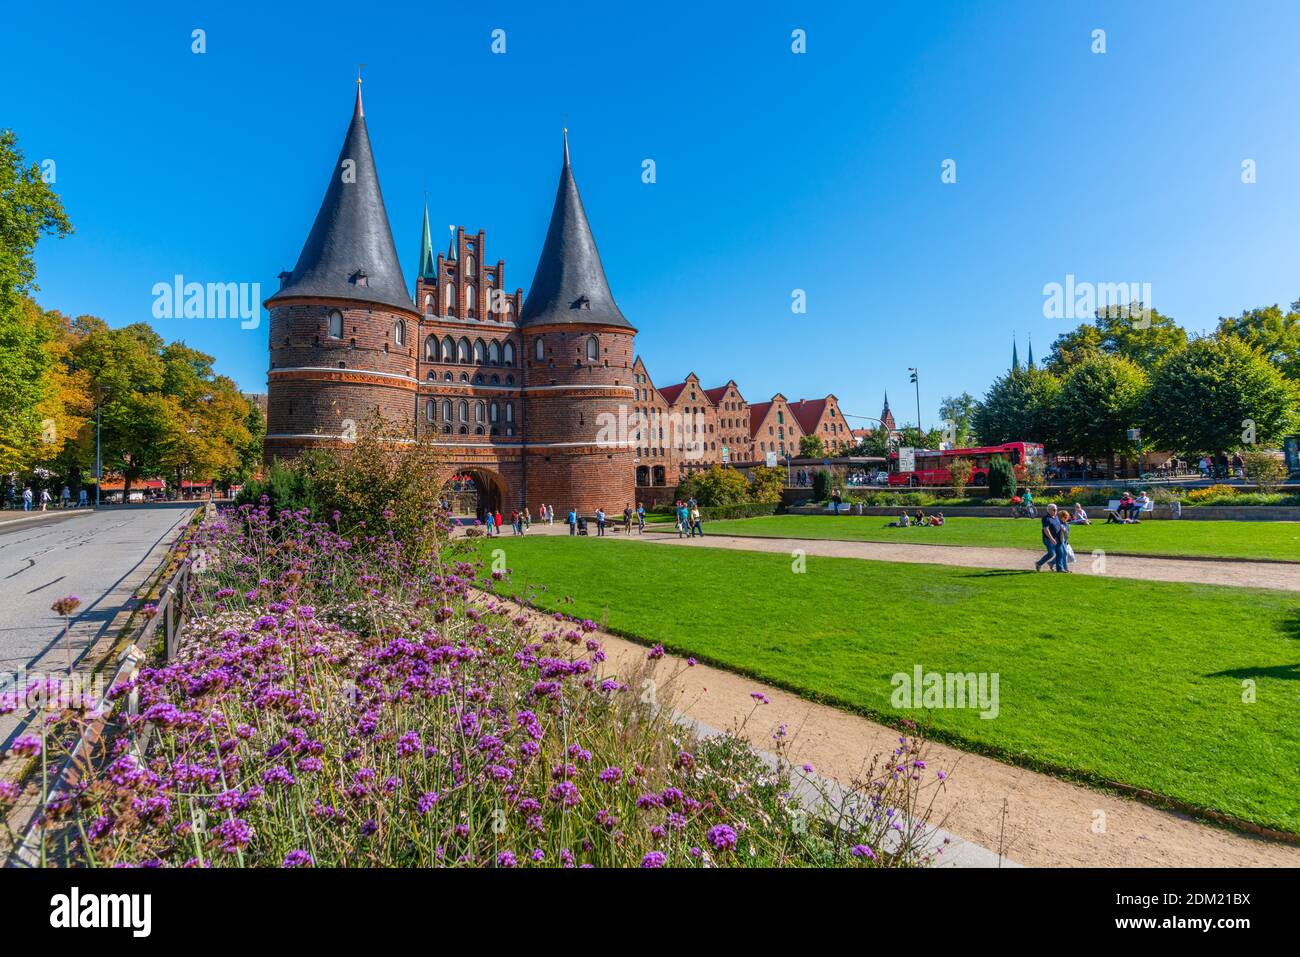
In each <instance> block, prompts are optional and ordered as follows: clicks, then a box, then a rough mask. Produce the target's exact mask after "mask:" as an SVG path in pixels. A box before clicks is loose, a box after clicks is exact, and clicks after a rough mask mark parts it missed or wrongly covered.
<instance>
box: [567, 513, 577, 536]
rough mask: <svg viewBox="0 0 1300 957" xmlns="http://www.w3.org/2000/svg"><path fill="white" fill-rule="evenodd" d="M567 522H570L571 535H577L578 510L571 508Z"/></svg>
mask: <svg viewBox="0 0 1300 957" xmlns="http://www.w3.org/2000/svg"><path fill="white" fill-rule="evenodd" d="M566 521H568V523H569V534H570V535H577V534H578V510H577V509H576V508H572V507H570V509H569V517H568V519H566Z"/></svg>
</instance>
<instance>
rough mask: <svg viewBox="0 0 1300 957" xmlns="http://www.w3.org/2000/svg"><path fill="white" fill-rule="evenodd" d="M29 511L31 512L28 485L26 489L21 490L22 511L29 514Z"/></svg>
mask: <svg viewBox="0 0 1300 957" xmlns="http://www.w3.org/2000/svg"><path fill="white" fill-rule="evenodd" d="M31 510H32V488H31V486H30V485H29V486H27V488H25V489H23V511H24V512H30V511H31Z"/></svg>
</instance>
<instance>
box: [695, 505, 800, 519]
mask: <svg viewBox="0 0 1300 957" xmlns="http://www.w3.org/2000/svg"><path fill="white" fill-rule="evenodd" d="M779 511H781V503H780V502H741V503H739V504H737V505H714V506H711V507H707V508H706V507H701V508H700V518H701V519H702V520H705V521H715V522H716V521H723V520H726V519H730V518H757V517H759V516H762V515H775V514H777V512H779Z"/></svg>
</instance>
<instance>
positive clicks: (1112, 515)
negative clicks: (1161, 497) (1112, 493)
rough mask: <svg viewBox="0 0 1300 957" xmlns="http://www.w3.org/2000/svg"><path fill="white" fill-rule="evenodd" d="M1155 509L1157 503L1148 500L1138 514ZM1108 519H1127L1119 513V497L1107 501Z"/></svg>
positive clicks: (1120, 520)
mask: <svg viewBox="0 0 1300 957" xmlns="http://www.w3.org/2000/svg"><path fill="white" fill-rule="evenodd" d="M1135 504H1136V503H1135ZM1155 509H1156V503H1155V502H1152V501H1148V502H1147V503H1146V504H1145V505H1143V506H1142V509H1141V512H1139V513H1138V514H1139V515H1140V514H1142V513H1143V512H1154V511H1155ZM1106 520H1107V521H1108V522H1109V521H1114V522H1123V521H1125V519H1124V518H1123V517H1122V516H1121V515H1120V514H1119V499H1117V498H1113V499H1111V500H1110V501H1109V502H1107V503H1106Z"/></svg>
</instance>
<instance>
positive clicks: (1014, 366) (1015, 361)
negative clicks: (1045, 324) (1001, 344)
mask: <svg viewBox="0 0 1300 957" xmlns="http://www.w3.org/2000/svg"><path fill="white" fill-rule="evenodd" d="M1011 371H1012V372H1019V371H1020V353H1018V352H1017V351H1016V339H1015V336H1012V337H1011Z"/></svg>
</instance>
